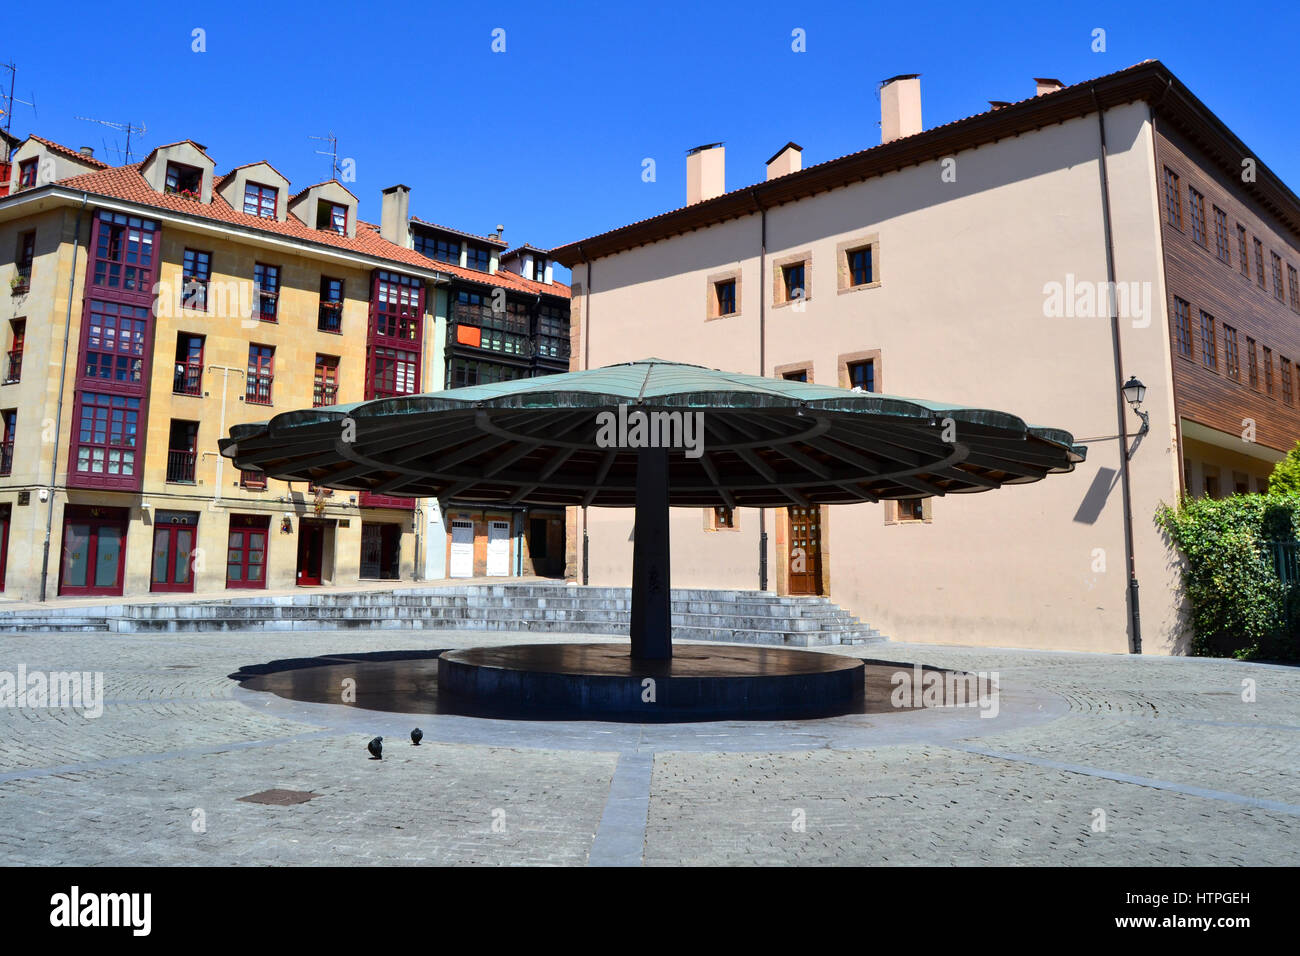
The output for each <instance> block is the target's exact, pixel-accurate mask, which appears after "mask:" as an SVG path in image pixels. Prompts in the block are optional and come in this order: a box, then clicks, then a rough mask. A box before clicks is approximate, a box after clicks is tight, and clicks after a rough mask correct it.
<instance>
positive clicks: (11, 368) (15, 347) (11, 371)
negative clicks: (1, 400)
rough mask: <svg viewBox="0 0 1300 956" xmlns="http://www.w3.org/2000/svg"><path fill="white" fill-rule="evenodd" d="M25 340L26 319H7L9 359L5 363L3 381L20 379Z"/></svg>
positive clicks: (6, 382)
mask: <svg viewBox="0 0 1300 956" xmlns="http://www.w3.org/2000/svg"><path fill="white" fill-rule="evenodd" d="M26 341H27V320H26V319H10V320H9V355H8V359H9V361H8V362H7V363H6V364H5V378H4V383H5V384H6V385H8V384H9V383H10V382H17V381H20V380H21V379H22V377H23V347H24V345H25V343H26Z"/></svg>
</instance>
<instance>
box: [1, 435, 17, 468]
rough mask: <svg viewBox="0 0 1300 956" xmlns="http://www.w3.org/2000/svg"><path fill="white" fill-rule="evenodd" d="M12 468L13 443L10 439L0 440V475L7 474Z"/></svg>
mask: <svg viewBox="0 0 1300 956" xmlns="http://www.w3.org/2000/svg"><path fill="white" fill-rule="evenodd" d="M13 470H14V443H13V441H12V440H10V441H3V442H0V475H7V474H9V473H11V472H12V471H13Z"/></svg>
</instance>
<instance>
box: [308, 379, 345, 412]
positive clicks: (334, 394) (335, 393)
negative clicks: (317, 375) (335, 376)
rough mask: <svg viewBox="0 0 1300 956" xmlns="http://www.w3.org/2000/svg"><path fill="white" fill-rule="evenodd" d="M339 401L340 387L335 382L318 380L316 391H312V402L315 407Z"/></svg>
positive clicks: (335, 403) (334, 403)
mask: <svg viewBox="0 0 1300 956" xmlns="http://www.w3.org/2000/svg"><path fill="white" fill-rule="evenodd" d="M338 403H339V387H338V385H336V384H334V383H333V382H317V383H316V388H315V391H313V392H312V400H311V404H312V407H313V408H322V407H324V406H326V405H337V404H338Z"/></svg>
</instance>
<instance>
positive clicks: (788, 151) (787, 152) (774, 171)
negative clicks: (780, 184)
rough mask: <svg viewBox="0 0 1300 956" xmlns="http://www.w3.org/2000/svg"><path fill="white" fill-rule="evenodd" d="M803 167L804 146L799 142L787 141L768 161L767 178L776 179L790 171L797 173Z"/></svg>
mask: <svg viewBox="0 0 1300 956" xmlns="http://www.w3.org/2000/svg"><path fill="white" fill-rule="evenodd" d="M802 168H803V147H802V146H800V145H799V144H798V143H794V142H790V143H786V144H785V145H784V146H782V147H781V148H780V149H779V150H777V152H776V155H775V156H773V157H772V158H771V159H769V160H768V161H767V178H768V179H776V177H778V176H785V175H788V174H789V173H797V172H799V170H800V169H802Z"/></svg>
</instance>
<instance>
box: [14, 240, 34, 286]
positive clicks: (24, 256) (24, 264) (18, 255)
mask: <svg viewBox="0 0 1300 956" xmlns="http://www.w3.org/2000/svg"><path fill="white" fill-rule="evenodd" d="M35 260H36V233H35V232H34V231H33V232H24V233H20V234H19V236H18V248H17V250H16V251H15V253H14V265H15V266H16V267H17V269H18V275H17V279H18V282H17V283H16V284H15V285H14V290H15V291H18V292H26V291H27V289H28V288H29V287H30V286H31V283H32V263H33V262H34V261H35Z"/></svg>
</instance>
